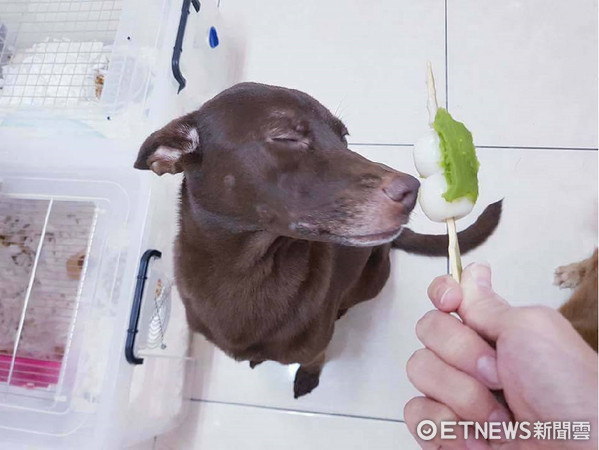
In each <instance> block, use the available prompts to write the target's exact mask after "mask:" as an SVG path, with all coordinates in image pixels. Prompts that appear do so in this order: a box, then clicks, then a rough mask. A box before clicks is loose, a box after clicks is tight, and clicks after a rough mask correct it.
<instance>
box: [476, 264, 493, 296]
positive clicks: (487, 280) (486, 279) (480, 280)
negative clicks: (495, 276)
mask: <svg viewBox="0 0 599 450" xmlns="http://www.w3.org/2000/svg"><path fill="white" fill-rule="evenodd" d="M472 277H473V278H474V282H475V283H476V285H477V286H478V287H479V288H481V289H484V290H491V266H489V265H488V264H486V263H477V264H475V265H473V266H472Z"/></svg>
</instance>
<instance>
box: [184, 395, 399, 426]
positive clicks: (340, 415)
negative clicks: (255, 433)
mask: <svg viewBox="0 0 599 450" xmlns="http://www.w3.org/2000/svg"><path fill="white" fill-rule="evenodd" d="M190 400H191V401H192V402H198V403H208V404H215V405H229V406H243V407H246V408H257V409H265V410H268V411H282V412H292V413H300V414H313V415H318V416H330V417H344V418H348V419H363V420H375V421H377V422H391V423H405V421H403V420H399V419H387V418H384V417H371V416H359V415H355V414H343V413H326V412H320V411H305V410H301V409H289V408H281V407H278V406H264V405H253V404H251V403H240V402H225V401H220V400H204V399H201V398H191V399H190Z"/></svg>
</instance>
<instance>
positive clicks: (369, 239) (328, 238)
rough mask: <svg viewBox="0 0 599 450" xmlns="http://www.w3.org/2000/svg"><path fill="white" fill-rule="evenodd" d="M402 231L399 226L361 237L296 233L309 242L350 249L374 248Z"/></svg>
mask: <svg viewBox="0 0 599 450" xmlns="http://www.w3.org/2000/svg"><path fill="white" fill-rule="evenodd" d="M402 229H403V226H399V227H397V228H393V229H391V230H387V231H383V232H378V233H372V234H363V235H341V234H335V233H333V232H330V231H324V230H319V231H318V232H314V231H307V230H305V229H298V231H300V233H301V234H302V238H303V239H307V240H311V241H321V242H332V243H335V244H340V245H346V246H351V247H376V246H377V245H383V244H387V243H389V242H391V241H393V240H394V239H395V238H397V237H398V236H399V235H400V234H401V230H402Z"/></svg>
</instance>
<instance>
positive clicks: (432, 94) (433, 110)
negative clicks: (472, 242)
mask: <svg viewBox="0 0 599 450" xmlns="http://www.w3.org/2000/svg"><path fill="white" fill-rule="evenodd" d="M426 69H427V78H426V85H427V87H428V100H427V109H428V120H429V124H430V125H431V127H432V126H433V122H434V121H435V116H436V115H437V109H439V106H438V103H437V91H436V89H435V79H434V77H433V69H432V67H431V63H430V61H429V62H427V63H426ZM445 222H446V223H447V235H448V236H449V247H448V248H447V253H448V255H449V273H450V274H451V276H452V277H453V279H454V280H456V281H457V282H458V283H459V282H460V279H461V277H462V257H461V255H460V244H459V242H458V233H457V230H456V226H455V218H454V217H451V218H449V219H447V220H446V221H445Z"/></svg>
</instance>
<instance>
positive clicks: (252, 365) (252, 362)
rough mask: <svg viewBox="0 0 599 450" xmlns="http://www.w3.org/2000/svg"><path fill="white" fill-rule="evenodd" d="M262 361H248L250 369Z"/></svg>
mask: <svg viewBox="0 0 599 450" xmlns="http://www.w3.org/2000/svg"><path fill="white" fill-rule="evenodd" d="M263 362H264V361H250V369H253V368H254V367H256V366H257V365H258V364H262V363H263Z"/></svg>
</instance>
